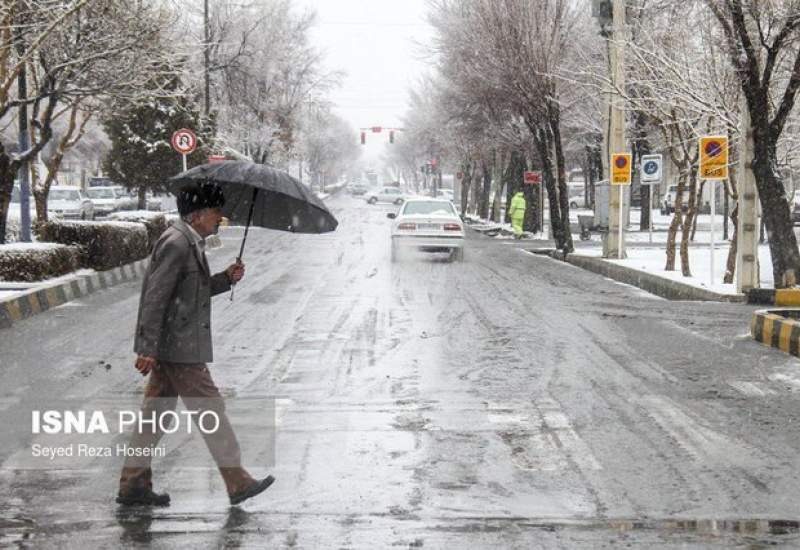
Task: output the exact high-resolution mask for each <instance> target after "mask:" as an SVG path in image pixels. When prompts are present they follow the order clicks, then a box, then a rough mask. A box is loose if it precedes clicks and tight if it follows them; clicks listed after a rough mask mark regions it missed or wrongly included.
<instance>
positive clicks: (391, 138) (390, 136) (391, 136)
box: [389, 130, 394, 143]
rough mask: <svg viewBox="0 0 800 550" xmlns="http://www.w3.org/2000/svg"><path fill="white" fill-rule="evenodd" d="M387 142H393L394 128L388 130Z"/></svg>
mask: <svg viewBox="0 0 800 550" xmlns="http://www.w3.org/2000/svg"><path fill="white" fill-rule="evenodd" d="M389 143H394V130H389Z"/></svg>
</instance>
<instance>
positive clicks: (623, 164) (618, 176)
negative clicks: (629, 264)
mask: <svg viewBox="0 0 800 550" xmlns="http://www.w3.org/2000/svg"><path fill="white" fill-rule="evenodd" d="M631 179H632V172H631V154H630V153H614V154H613V155H611V185H616V186H617V197H618V199H619V242H620V245H619V246H618V247H617V257H618V258H619V259H620V260H622V259H623V258H624V257H625V256H624V252H623V250H622V238H623V221H624V218H623V212H624V210H625V208H624V207H623V200H622V197H623V193H622V186H623V185H630V184H631Z"/></svg>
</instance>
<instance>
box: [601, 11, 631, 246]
mask: <svg viewBox="0 0 800 550" xmlns="http://www.w3.org/2000/svg"><path fill="white" fill-rule="evenodd" d="M611 26H612V33H611V39H610V41H609V48H608V53H609V62H610V65H611V93H610V94H609V107H610V117H609V126H608V139H607V141H606V147H607V149H606V159H609V160H608V162H609V163H610V159H611V155H613V154H615V153H623V152H625V151H626V150H627V143H626V141H625V111H624V110H623V109H622V94H621V93H620V90H623V89H624V88H625V46H624V40H625V0H613V1H612V23H611ZM610 173H611V172H610V170H609V176H610ZM609 182H610V179H609ZM627 188H628V186H627V185H611V186H610V189H609V197H608V200H609V205H608V226H609V227H608V233H606V238H605V241H604V243H603V244H604V246H603V257H605V258H624V257H625V235H624V233H623V231H621V230H620V224H624V221H623V215H624V211H625V190H626V189H627ZM622 229H623V230H624V227H623V228H622Z"/></svg>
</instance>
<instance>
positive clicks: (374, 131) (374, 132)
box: [372, 126, 383, 134]
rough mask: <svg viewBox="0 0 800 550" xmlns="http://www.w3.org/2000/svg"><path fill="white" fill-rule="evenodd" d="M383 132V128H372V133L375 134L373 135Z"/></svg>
mask: <svg viewBox="0 0 800 550" xmlns="http://www.w3.org/2000/svg"><path fill="white" fill-rule="evenodd" d="M381 130H383V128H382V127H380V126H373V127H372V133H373V134H380V133H381Z"/></svg>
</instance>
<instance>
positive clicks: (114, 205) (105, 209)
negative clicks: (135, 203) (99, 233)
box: [86, 187, 121, 216]
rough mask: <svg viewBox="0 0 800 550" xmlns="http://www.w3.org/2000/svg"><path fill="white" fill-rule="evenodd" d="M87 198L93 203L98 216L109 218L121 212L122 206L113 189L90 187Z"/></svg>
mask: <svg viewBox="0 0 800 550" xmlns="http://www.w3.org/2000/svg"><path fill="white" fill-rule="evenodd" d="M86 196H87V197H89V200H91V201H92V204H93V205H94V213H95V215H96V216H108V215H109V214H111V213H112V212H116V211H117V210H119V205H120V204H121V203H120V201H119V200H118V199H117V194H116V193H115V192H114V188H113V187H90V188H89V189H87V190H86Z"/></svg>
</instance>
